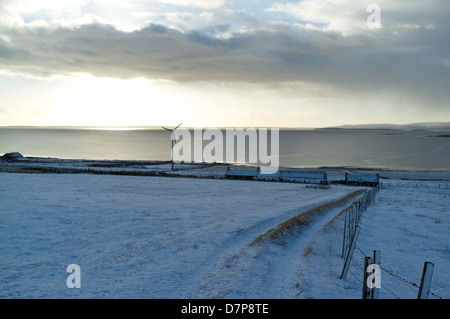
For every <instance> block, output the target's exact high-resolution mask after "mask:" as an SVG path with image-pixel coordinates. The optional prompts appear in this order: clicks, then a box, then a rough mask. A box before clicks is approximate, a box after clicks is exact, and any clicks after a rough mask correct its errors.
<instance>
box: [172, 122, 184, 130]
mask: <svg viewBox="0 0 450 319" xmlns="http://www.w3.org/2000/svg"><path fill="white" fill-rule="evenodd" d="M181 124H183V123H180V124H179V125H178V126H177V127H176V128H174V129H173V130H174V131H175V130H176V129H177V128H179V127H180V126H181Z"/></svg>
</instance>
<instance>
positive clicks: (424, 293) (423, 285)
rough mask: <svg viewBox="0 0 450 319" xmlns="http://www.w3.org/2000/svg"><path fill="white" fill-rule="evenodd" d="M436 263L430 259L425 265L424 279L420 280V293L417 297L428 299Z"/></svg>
mask: <svg viewBox="0 0 450 319" xmlns="http://www.w3.org/2000/svg"><path fill="white" fill-rule="evenodd" d="M433 269H434V264H433V263H430V262H428V261H426V262H425V264H424V265H423V271H422V279H421V280H420V287H419V294H418V296H417V299H428V292H429V291H430V286H431V277H432V276H433Z"/></svg>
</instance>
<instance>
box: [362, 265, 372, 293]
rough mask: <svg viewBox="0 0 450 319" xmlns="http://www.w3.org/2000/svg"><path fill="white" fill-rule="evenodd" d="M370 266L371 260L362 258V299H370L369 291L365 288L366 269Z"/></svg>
mask: <svg viewBox="0 0 450 319" xmlns="http://www.w3.org/2000/svg"><path fill="white" fill-rule="evenodd" d="M370 264H372V258H370V257H367V256H366V257H364V275H363V290H362V299H369V297H370V289H369V287H368V286H367V278H368V276H367V268H368V267H369V265H370Z"/></svg>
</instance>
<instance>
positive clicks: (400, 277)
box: [349, 245, 443, 299]
mask: <svg viewBox="0 0 450 319" xmlns="http://www.w3.org/2000/svg"><path fill="white" fill-rule="evenodd" d="M355 248H356V249H355V251H356V252H358V254H359V256H360V257H362V258H365V257H368V254H366V253H365V252H364V251H363V250H362V249H361V248H360V247H358V245H355ZM355 259H357V257H356V256H353V257H352V259H351V267H350V269H349V273H350V274H351V275H352V277H353V278H355V279H356V280H357V281H358V282H359V283H360V284H361V285H364V283H363V281H362V280H361V279H360V277H361V278H362V277H363V276H362V274H363V273H364V272H365V270H364V268H363V267H362V266H361V262H360V261H359V262H358V261H357V260H355ZM378 266H379V267H380V269H381V270H382V272H383V274H384V275H389V276H390V277H391V278H392V280H391V282H399V283H402V284H403V285H405V286H407V287H409V288H410V289H411V290H412V291H413V292H414V293H415V294H416V295H417V294H418V292H419V289H420V285H419V284H417V283H415V282H413V281H412V280H409V279H406V278H404V277H403V276H404V275H400V274H399V272H398V271H394V270H391V269H386V268H385V267H383V266H381V265H378ZM352 267H353V268H352ZM355 267H356V268H357V269H358V271H359V277H358V275H357V274H355V271H354V270H355ZM384 282H386V280H383V284H381V287H380V290H382V291H385V292H387V293H388V294H390V295H392V296H393V297H395V298H396V299H402V297H401V296H399V295H401V294H402V293H399V292H394V290H395V289H394V288H393V287H391V286H388V285H386V284H385V283H384ZM428 293H429V294H430V295H432V296H433V297H434V298H435V299H443V297H441V296H439V295H438V294H437V293H435V292H432V291H428Z"/></svg>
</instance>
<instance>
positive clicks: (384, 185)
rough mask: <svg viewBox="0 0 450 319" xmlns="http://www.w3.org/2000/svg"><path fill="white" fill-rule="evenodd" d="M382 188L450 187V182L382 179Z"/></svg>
mask: <svg viewBox="0 0 450 319" xmlns="http://www.w3.org/2000/svg"><path fill="white" fill-rule="evenodd" d="M380 185H381V187H382V188H390V187H403V188H440V189H450V184H449V183H448V182H442V181H433V182H430V181H408V180H405V181H400V180H397V181H382V182H380Z"/></svg>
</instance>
